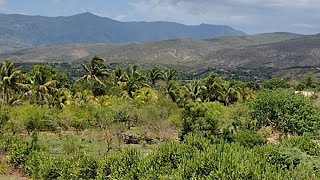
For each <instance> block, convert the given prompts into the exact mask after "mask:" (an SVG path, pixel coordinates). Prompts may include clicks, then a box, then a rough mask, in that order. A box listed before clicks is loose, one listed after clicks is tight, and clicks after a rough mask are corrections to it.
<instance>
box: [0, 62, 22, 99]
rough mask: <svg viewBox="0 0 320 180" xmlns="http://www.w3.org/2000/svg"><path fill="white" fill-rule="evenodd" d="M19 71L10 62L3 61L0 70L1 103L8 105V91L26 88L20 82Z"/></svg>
mask: <svg viewBox="0 0 320 180" xmlns="http://www.w3.org/2000/svg"><path fill="white" fill-rule="evenodd" d="M20 77H21V70H19V69H18V68H15V67H14V63H13V62H12V61H4V62H3V63H2V66H1V69H0V78H1V81H0V86H1V88H2V92H3V95H2V100H3V103H6V104H9V103H10V100H11V99H10V90H14V91H16V92H17V91H21V90H23V89H27V88H28V86H27V85H25V84H23V83H21V82H20Z"/></svg>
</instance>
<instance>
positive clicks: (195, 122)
mask: <svg viewBox="0 0 320 180" xmlns="http://www.w3.org/2000/svg"><path fill="white" fill-rule="evenodd" d="M222 108H223V106H222V104H220V103H219V102H209V103H200V104H199V103H194V104H190V105H188V106H186V107H185V109H184V111H183V112H182V124H183V127H182V135H186V134H188V133H200V134H202V135H203V136H204V137H209V136H211V135H214V133H215V131H216V130H217V125H218V119H219V117H220V116H221V111H222Z"/></svg>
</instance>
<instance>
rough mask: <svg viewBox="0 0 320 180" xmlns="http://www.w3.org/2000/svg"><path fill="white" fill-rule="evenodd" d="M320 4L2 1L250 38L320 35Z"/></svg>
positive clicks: (13, 8) (6, 9) (4, 6)
mask: <svg viewBox="0 0 320 180" xmlns="http://www.w3.org/2000/svg"><path fill="white" fill-rule="evenodd" d="M319 9H320V0H0V12H1V13H10V14H11V13H15V14H28V15H43V16H68V15H74V14H78V13H83V12H92V13H94V14H97V15H99V16H105V17H110V18H112V19H116V20H120V21H172V22H178V23H183V24H190V25H196V24H201V23H207V24H225V25H230V26H232V27H234V28H237V29H240V30H243V31H245V32H247V33H250V34H255V33H262V32H279V31H281V32H283V31H286V32H295V33H303V34H315V33H320V13H318V12H319Z"/></svg>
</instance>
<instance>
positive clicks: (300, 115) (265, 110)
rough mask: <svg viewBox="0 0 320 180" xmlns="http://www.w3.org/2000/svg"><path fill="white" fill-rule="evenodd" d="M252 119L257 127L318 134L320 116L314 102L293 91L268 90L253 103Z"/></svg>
mask: <svg viewBox="0 0 320 180" xmlns="http://www.w3.org/2000/svg"><path fill="white" fill-rule="evenodd" d="M251 117H252V119H254V120H255V121H257V126H258V127H259V128H260V127H262V126H272V127H274V128H275V129H276V130H279V131H282V132H285V133H297V134H298V135H302V134H303V133H305V132H316V131H318V130H319V127H320V116H319V113H317V111H316V109H315V107H314V106H313V104H312V102H311V101H310V100H308V99H306V98H305V97H303V96H302V95H298V94H295V93H294V92H293V91H290V90H284V89H278V90H274V91H270V90H266V91H263V92H261V93H260V94H259V96H258V98H257V99H256V100H254V101H253V103H252V111H251Z"/></svg>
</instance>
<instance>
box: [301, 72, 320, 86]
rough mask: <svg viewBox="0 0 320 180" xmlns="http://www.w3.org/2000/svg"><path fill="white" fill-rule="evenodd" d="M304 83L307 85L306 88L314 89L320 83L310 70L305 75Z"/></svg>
mask: <svg viewBox="0 0 320 180" xmlns="http://www.w3.org/2000/svg"><path fill="white" fill-rule="evenodd" d="M302 84H304V85H305V88H306V89H314V88H317V87H318V86H319V84H320V83H319V81H318V79H317V78H316V77H315V75H314V74H313V73H312V72H308V73H307V74H306V75H305V76H304V78H303V80H302Z"/></svg>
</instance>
